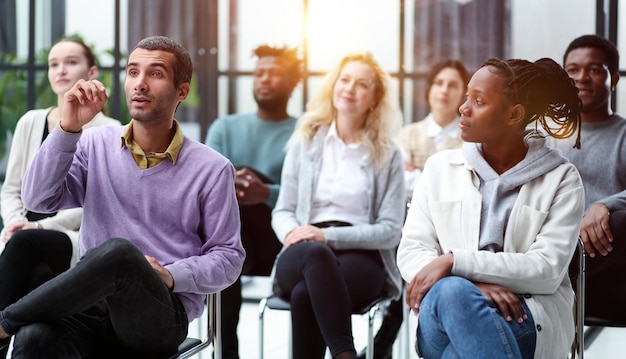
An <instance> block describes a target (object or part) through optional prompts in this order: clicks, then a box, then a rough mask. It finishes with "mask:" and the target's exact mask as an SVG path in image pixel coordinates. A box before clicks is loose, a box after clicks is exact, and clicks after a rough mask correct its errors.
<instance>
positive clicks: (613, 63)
mask: <svg viewBox="0 0 626 359" xmlns="http://www.w3.org/2000/svg"><path fill="white" fill-rule="evenodd" d="M583 47H591V48H594V49H598V50H600V51H602V53H603V54H604V62H605V65H606V66H607V67H608V68H609V72H610V73H611V74H615V73H617V72H618V71H619V52H618V51H617V48H616V47H615V45H614V44H613V43H612V42H611V41H609V40H607V39H605V38H604V37H601V36H598V35H583V36H580V37H577V38H576V39H574V40H572V42H570V44H569V46H568V47H567V50H565V54H564V55H563V66H565V60H566V59H567V55H569V53H570V52H571V51H572V50H576V49H580V48H583Z"/></svg>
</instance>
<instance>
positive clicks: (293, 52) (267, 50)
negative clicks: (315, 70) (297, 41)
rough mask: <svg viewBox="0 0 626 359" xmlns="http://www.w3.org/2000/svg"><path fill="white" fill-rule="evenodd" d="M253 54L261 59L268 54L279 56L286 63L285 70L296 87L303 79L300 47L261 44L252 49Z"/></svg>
mask: <svg viewBox="0 0 626 359" xmlns="http://www.w3.org/2000/svg"><path fill="white" fill-rule="evenodd" d="M252 55H253V56H256V57H257V58H259V59H260V58H262V57H267V56H273V57H276V58H278V59H279V60H280V61H281V63H283V64H284V65H285V72H286V74H287V75H288V76H289V77H290V78H291V80H292V83H293V86H294V87H295V86H296V85H297V84H298V82H300V80H301V79H302V76H303V70H302V61H301V60H300V59H299V58H298V49H297V48H295V47H294V48H289V47H287V46H281V47H273V46H269V45H260V46H258V47H257V48H255V49H254V50H252Z"/></svg>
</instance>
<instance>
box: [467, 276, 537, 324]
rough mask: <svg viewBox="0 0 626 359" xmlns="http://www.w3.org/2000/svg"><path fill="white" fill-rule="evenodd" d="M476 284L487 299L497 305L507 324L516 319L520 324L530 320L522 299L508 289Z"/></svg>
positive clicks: (487, 284)
mask: <svg viewBox="0 0 626 359" xmlns="http://www.w3.org/2000/svg"><path fill="white" fill-rule="evenodd" d="M474 284H475V285H476V287H478V289H479V290H480V291H481V292H482V293H483V295H484V296H485V297H487V298H489V299H491V300H492V301H493V302H494V303H495V304H496V306H497V307H498V310H499V311H500V313H501V314H502V316H503V317H504V319H506V321H507V322H510V321H511V320H513V318H515V320H516V321H517V322H518V323H521V322H523V321H524V320H525V319H527V318H528V317H527V316H526V312H525V311H524V307H523V306H522V302H521V301H520V299H519V298H518V297H517V295H515V294H514V293H512V292H511V291H510V290H508V289H507V288H505V287H503V286H501V285H497V284H490V283H480V282H477V283H474Z"/></svg>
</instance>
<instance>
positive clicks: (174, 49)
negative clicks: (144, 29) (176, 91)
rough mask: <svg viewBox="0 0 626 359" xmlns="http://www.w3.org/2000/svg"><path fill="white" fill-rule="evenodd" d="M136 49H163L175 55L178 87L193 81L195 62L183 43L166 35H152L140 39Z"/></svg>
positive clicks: (175, 80)
mask: <svg viewBox="0 0 626 359" xmlns="http://www.w3.org/2000/svg"><path fill="white" fill-rule="evenodd" d="M135 49H145V50H161V51H166V52H169V53H171V54H173V55H174V58H175V60H176V61H175V63H174V86H176V87H178V86H180V84H182V83H184V82H191V74H192V73H193V64H192V62H191V56H190V55H189V51H187V49H185V48H184V47H183V46H182V45H181V44H179V43H177V42H176V41H174V40H172V39H170V38H169V37H165V36H150V37H146V38H145V39H143V40H141V41H139V43H138V44H137V46H135Z"/></svg>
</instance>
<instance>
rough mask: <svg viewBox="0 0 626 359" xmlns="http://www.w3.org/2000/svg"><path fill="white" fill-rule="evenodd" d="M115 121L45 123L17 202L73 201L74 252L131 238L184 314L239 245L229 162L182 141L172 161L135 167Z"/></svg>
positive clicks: (228, 279)
mask: <svg viewBox="0 0 626 359" xmlns="http://www.w3.org/2000/svg"><path fill="white" fill-rule="evenodd" d="M125 129H126V126H124V127H122V126H120V127H101V128H92V129H89V130H85V131H83V132H82V134H80V135H72V134H64V133H63V132H62V131H59V130H58V129H55V130H54V131H52V133H51V134H50V135H49V136H48V138H47V139H46V141H44V143H43V144H42V146H41V149H40V150H39V152H38V154H37V155H36V156H35V158H34V159H33V162H32V164H31V166H30V167H29V169H28V170H27V172H26V174H25V177H24V181H23V184H22V196H23V201H24V204H25V205H26V207H27V208H28V209H30V210H32V211H37V212H44V213H45V212H53V211H57V210H60V209H66V208H73V207H83V221H82V225H81V228H80V245H81V248H80V250H81V255H83V254H84V253H85V252H86V251H88V250H89V249H92V248H94V247H96V246H98V245H100V244H102V243H103V242H104V241H106V240H107V239H109V238H112V237H120V238H125V239H128V240H130V241H132V242H133V243H134V244H135V245H137V247H139V249H140V250H141V251H142V252H143V253H144V254H145V255H149V256H152V257H155V258H156V259H157V260H158V261H159V262H160V263H161V264H163V265H164V266H165V268H167V269H168V270H169V271H170V272H171V273H172V276H173V277H174V292H176V293H177V294H178V295H179V297H180V299H181V301H182V302H183V304H184V306H185V309H186V310H187V315H188V317H189V320H190V321H191V320H193V319H194V318H197V317H199V316H200V315H201V314H202V310H203V299H204V297H205V295H206V294H207V293H213V292H217V291H220V290H222V289H224V288H226V287H227V286H229V285H230V284H232V283H233V282H234V281H235V280H236V279H237V277H238V276H239V273H240V272H241V268H242V265H243V260H244V257H245V252H244V250H243V247H242V245H241V240H240V237H239V226H240V225H239V209H238V206H237V199H236V197H235V191H234V190H233V188H234V169H233V167H232V165H231V164H230V162H229V161H228V160H227V159H226V158H224V157H223V156H222V155H220V154H218V153H217V152H216V151H214V150H212V149H211V148H209V147H208V146H205V145H203V144H201V143H198V142H195V141H192V140H190V139H189V138H185V140H184V143H183V147H182V149H181V151H180V154H179V155H178V159H177V162H176V164H175V165H174V164H172V161H171V160H169V159H166V160H163V161H162V162H161V163H159V164H158V165H156V166H154V167H151V168H148V169H145V170H141V169H139V167H138V166H137V164H136V163H135V160H134V159H133V156H132V154H131V153H130V151H129V150H128V149H127V148H126V147H124V146H121V143H122V140H121V136H122V132H123V131H124V130H125Z"/></svg>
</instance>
